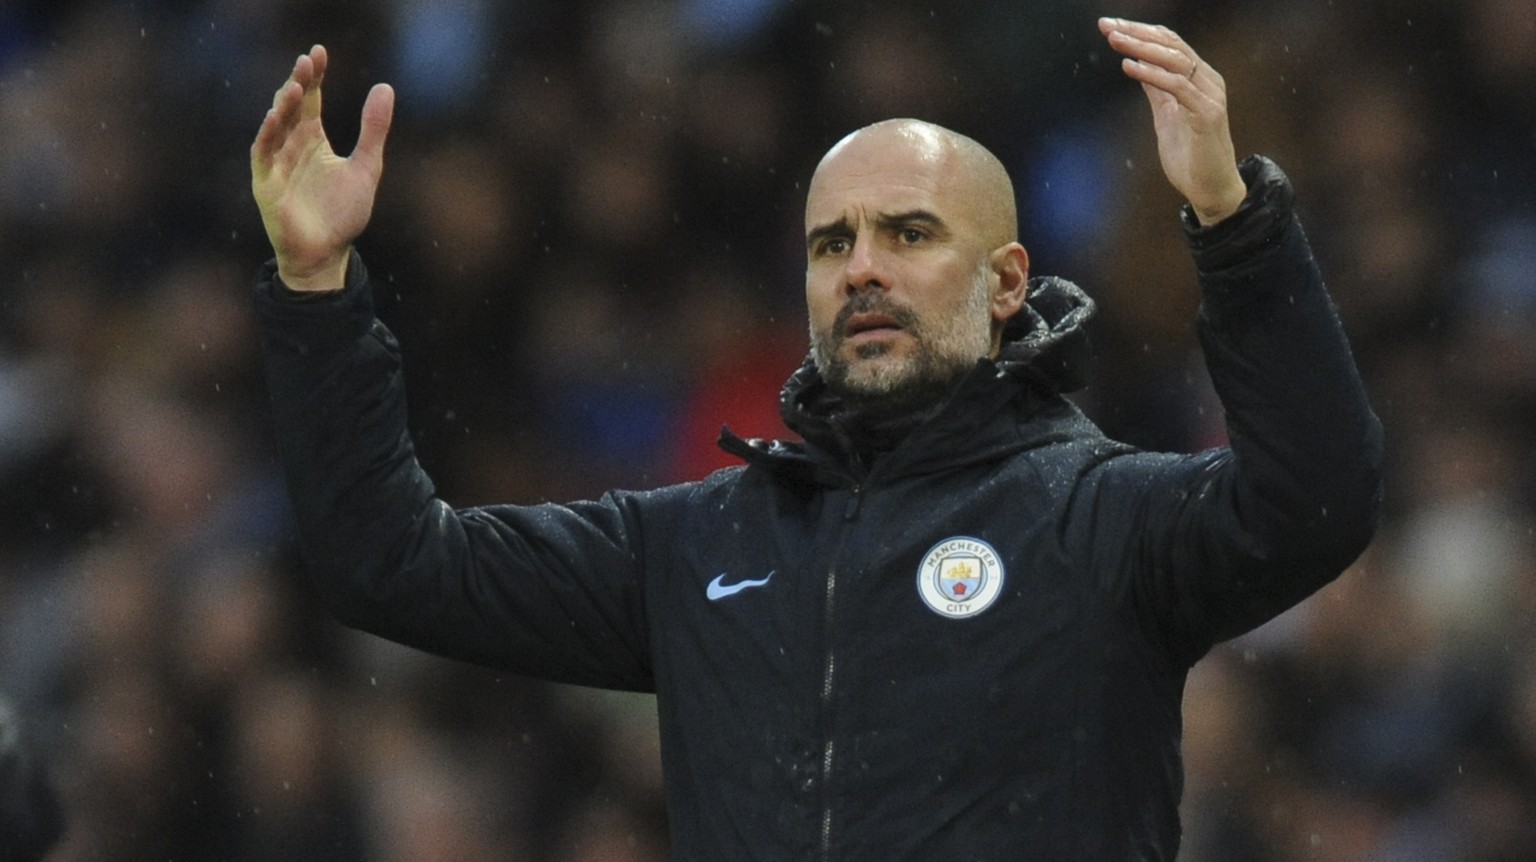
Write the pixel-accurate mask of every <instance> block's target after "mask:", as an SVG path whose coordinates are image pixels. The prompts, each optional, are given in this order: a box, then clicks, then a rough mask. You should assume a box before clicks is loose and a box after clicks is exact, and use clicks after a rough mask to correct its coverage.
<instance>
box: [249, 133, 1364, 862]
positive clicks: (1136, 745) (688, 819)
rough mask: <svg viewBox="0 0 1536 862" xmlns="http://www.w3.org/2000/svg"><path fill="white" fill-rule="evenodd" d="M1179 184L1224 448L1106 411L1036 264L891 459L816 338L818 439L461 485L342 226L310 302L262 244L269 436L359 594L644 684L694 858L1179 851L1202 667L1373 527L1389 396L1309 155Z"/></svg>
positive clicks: (513, 660)
mask: <svg viewBox="0 0 1536 862" xmlns="http://www.w3.org/2000/svg"><path fill="white" fill-rule="evenodd" d="M1242 169H1243V173H1244V177H1245V179H1246V180H1247V181H1248V183H1249V189H1250V191H1249V195H1248V198H1247V199H1246V200H1245V202H1244V204H1243V206H1242V208H1241V209H1240V210H1239V211H1238V213H1237V214H1235V215H1234V216H1232V217H1231V218H1229V219H1227V220H1225V221H1223V222H1221V223H1220V224H1218V225H1215V226H1213V227H1211V228H1203V229H1202V228H1199V227H1198V226H1196V225H1195V224H1194V223H1193V222H1192V221H1191V220H1190V216H1189V213H1188V211H1187V210H1186V212H1185V214H1184V219H1185V229H1186V231H1187V232H1188V236H1189V241H1190V245H1191V248H1192V251H1193V254H1194V257H1195V262H1196V265H1197V269H1198V272H1199V278H1200V283H1201V288H1202V291H1203V302H1202V306H1201V311H1200V315H1199V320H1198V323H1197V325H1198V328H1199V334H1200V337H1201V341H1202V346H1203V348H1204V352H1205V357H1206V362H1207V364H1208V367H1209V369H1210V374H1211V378H1212V380H1213V382H1214V385H1215V388H1216V391H1217V393H1218V394H1219V396H1220V398H1221V401H1222V404H1223V406H1224V408H1225V410H1226V419H1227V426H1228V436H1229V439H1230V445H1229V446H1226V447H1223V448H1218V449H1213V450H1210V451H1206V452H1202V453H1199V454H1194V455H1182V454H1160V453H1149V452H1142V451H1137V450H1134V449H1132V448H1130V447H1128V446H1125V445H1123V444H1120V443H1117V442H1114V441H1112V440H1109V439H1107V438H1106V437H1105V436H1104V435H1103V434H1102V433H1101V432H1100V431H1099V430H1098V429H1097V428H1096V427H1095V426H1094V425H1093V424H1092V423H1091V422H1089V421H1088V420H1087V419H1086V418H1085V417H1084V416H1083V415H1082V414H1081V413H1080V412H1079V411H1078V410H1077V409H1076V408H1075V407H1074V406H1073V405H1072V404H1071V403H1070V402H1069V401H1067V400H1066V399H1065V398H1064V397H1063V395H1062V392H1063V391H1065V390H1067V389H1069V388H1071V386H1072V385H1073V384H1074V382H1075V380H1074V378H1075V371H1074V367H1075V366H1074V361H1075V357H1076V355H1077V354H1078V353H1079V352H1080V343H1079V342H1080V339H1081V325H1082V321H1083V319H1084V318H1085V317H1086V316H1087V315H1088V314H1089V313H1090V312H1091V303H1089V302H1088V300H1087V298H1086V297H1085V296H1083V295H1082V293H1081V292H1079V291H1078V290H1077V289H1076V288H1074V287H1072V286H1071V285H1070V284H1067V283H1066V282H1063V281H1060V280H1055V279H1037V280H1035V281H1034V282H1032V291H1031V297H1030V299H1029V303H1028V305H1029V307H1028V309H1026V310H1025V311H1023V312H1021V313H1020V315H1019V316H1018V318H1016V319H1015V320H1014V321H1011V322H1010V325H1009V326H1008V328H1007V330H1006V331H1005V335H1006V344H1005V347H1004V349H1003V351H1002V353H1001V354H1000V355H999V357H998V358H997V359H996V360H982V361H981V362H979V363H978V365H977V366H976V368H975V369H974V370H973V371H972V372H971V373H970V375H969V376H968V377H967V378H966V380H965V381H964V382H963V383H962V384H961V386H960V388H959V389H958V390H957V391H956V392H955V393H954V395H953V396H952V397H951V398H950V399H949V401H948V403H947V404H946V405H945V407H944V408H943V410H941V411H940V412H939V413H938V414H937V415H935V416H933V417H931V418H929V419H928V420H926V421H924V422H923V423H922V424H921V425H919V426H918V427H917V428H915V429H914V430H912V431H911V432H910V434H908V435H907V436H906V437H905V439H904V440H903V441H902V442H901V443H900V445H898V446H896V447H895V448H894V450H892V451H890V452H888V453H886V454H884V455H883V456H881V457H880V458H878V459H877V460H875V461H873V466H868V464H869V462H868V461H867V460H866V459H863V458H860V457H858V453H850V452H848V451H846V448H845V446H844V445H843V444H841V443H839V440H841V439H843V438H842V437H841V436H840V435H838V434H837V433H835V432H836V427H835V422H833V421H832V419H831V415H832V414H830V413H829V412H828V401H829V399H828V396H827V395H826V393H825V391H824V387H823V386H822V384H821V382H820V380H819V378H818V377H817V376H816V373H815V369H814V367H812V366H810V365H809V364H808V365H807V366H806V367H805V368H802V369H801V371H800V372H798V373H797V374H796V375H794V377H792V378H791V380H790V383H789V384H788V385H787V386H786V389H785V398H784V402H783V407H784V411H785V415H786V418H787V420H788V421H789V422H790V423H791V427H793V428H795V429H796V430H797V431H798V432H799V433H800V434H802V435H803V437H804V441H805V442H783V441H775V442H767V441H759V440H754V441H743V440H740V439H738V438H735V437H733V436H730V435H729V434H727V435H726V436H725V437H724V438H723V440H722V443H723V445H725V446H726V447H727V448H728V449H730V450H732V451H734V452H737V453H738V454H740V455H742V456H743V458H744V459H745V460H746V462H747V463H746V464H745V466H742V467H735V468H729V469H726V470H722V471H720V472H717V473H715V474H713V475H711V476H709V477H708V478H706V479H704V480H702V481H698V482H693V483H688V484H682V485H677V486H672V487H666V488H661V489H657V490H649V491H636V492H628V491H616V492H612V493H609V494H607V495H604V496H603V497H602V498H601V499H598V500H593V501H582V502H576V503H571V504H568V505H554V504H544V505H531V506H514V505H499V506H483V507H477V508H469V509H460V510H454V509H453V508H451V507H449V506H448V505H447V504H445V503H443V502H442V501H441V500H439V499H438V498H436V497H435V496H434V491H433V486H432V483H431V481H430V480H429V479H428V477H427V476H426V475H425V474H424V473H423V472H422V470H421V469H420V468H419V466H418V465H417V463H416V461H415V458H414V456H413V452H412V446H411V442H410V439H409V437H408V435H407V432H406V403H405V393H404V388H403V384H402V380H401V366H400V359H399V355H398V349H397V346H396V343H395V341H394V339H393V338H392V337H391V336H390V334H389V333H388V332H387V330H386V329H385V328H384V327H383V325H382V324H380V323H379V322H378V321H377V320H376V319H375V318H374V313H373V309H372V304H371V300H370V294H369V287H368V283H367V276H366V273H365V272H364V270H363V267H362V265H361V261H360V260H358V259H357V258H355V257H354V259H353V261H352V265H351V268H350V275H349V279H348V286H347V288H346V289H345V290H344V291H342V292H340V293H338V294H333V295H327V296H325V297H323V298H320V299H310V300H309V301H296V300H295V299H294V298H293V297H291V296H289V295H288V291H287V290H286V288H283V287H282V286H281V284H280V283H279V282H278V281H277V280H276V277H275V272H274V268H273V267H272V266H271V264H269V265H268V267H267V268H266V269H265V270H264V272H263V274H262V275H261V277H260V278H259V279H258V284H257V288H256V300H257V306H258V311H259V317H260V320H261V326H262V333H263V344H264V349H265V356H266V363H267V373H268V378H269V385H270V389H271V394H272V406H273V413H274V417H275V422H276V427H277V434H278V441H279V447H280V453H281V457H282V460H283V462H284V464H285V467H286V470H287V475H288V481H289V485H290V488H291V494H292V498H293V502H294V506H295V510H296V515H297V519H298V526H299V531H300V538H301V544H302V549H303V553H304V556H305V558H306V560H307V564H308V567H309V568H310V570H311V572H312V575H313V577H314V579H315V583H316V585H317V588H318V590H319V592H320V594H321V595H322V596H324V597H325V598H326V600H327V602H328V603H329V605H330V607H331V609H332V610H333V612H334V613H335V614H336V615H337V616H338V617H339V618H340V619H341V620H342V621H343V622H344V623H346V624H348V625H351V626H355V627H357V628H360V629H364V630H367V631H370V632H374V633H376V634H378V635H382V636H384V637H386V638H391V639H394V640H396V641H400V642H402V643H405V644H409V645H412V646H415V647H419V648H421V649H424V650H429V651H432V652H434V653H439V654H442V655H446V656H453V657H457V658H460V659H465V660H468V661H472V662H477V663H482V664H486V665H490V666H494V667H498V668H503V669H508V670H511V671H514V672H518V673H523V674H529V675H533V676H537V677H541V678H545V679H551V680H557V681H562V682H568V683H576V684H581V685H589V686H603V687H612V688H621V689H635V690H645V691H654V692H656V694H657V698H658V700H657V702H658V708H659V710H660V719H661V735H662V739H661V742H662V756H663V764H664V770H665V781H666V794H667V804H668V813H669V819H670V824H671V826H670V828H671V831H672V842H673V852H674V855H675V858H677V859H679V860H698V862H720V860H808V859H815V860H839V862H843V861H844V860H871V862H875V860H878V862H891V860H946V862H954V860H1042V862H1043V860H1050V862H1063V860H1084V862H1088V860H1092V862H1103V860H1172V859H1174V857H1175V855H1176V852H1177V847H1178V843H1179V825H1178V813H1177V812H1178V803H1179V797H1180V793H1181V786H1182V770H1181V765H1180V756H1179V745H1180V702H1181V698H1182V693H1183V685H1184V679H1185V675H1186V672H1187V671H1188V669H1189V668H1190V666H1191V665H1192V664H1193V663H1194V662H1195V661H1196V660H1197V659H1198V658H1200V657H1201V656H1202V655H1203V654H1204V653H1205V652H1206V651H1207V650H1208V649H1209V648H1210V646H1211V645H1212V644H1213V643H1215V642H1217V641H1220V640H1222V639H1225V638H1229V637H1232V636H1235V635H1237V634H1240V633H1242V632H1244V631H1247V630H1249V629H1251V628H1253V627H1254V626H1257V625H1259V624H1261V623H1263V622H1264V621H1266V620H1268V619H1270V618H1271V617H1273V616H1274V615H1276V614H1278V613H1280V612H1281V611H1283V610H1284V609H1286V608H1288V607H1290V606H1291V605H1293V604H1294V603H1296V602H1297V601H1299V600H1301V599H1302V598H1304V597H1306V596H1307V595H1308V594H1310V593H1311V592H1313V591H1314V590H1316V589H1317V588H1318V587H1320V586H1322V585H1323V584H1325V583H1327V582H1328V581H1329V580H1330V579H1332V578H1334V577H1335V576H1336V575H1338V574H1339V573H1340V572H1341V571H1342V570H1343V569H1344V568H1345V567H1346V566H1347V565H1348V564H1349V563H1350V562H1351V561H1352V560H1354V559H1355V557H1356V556H1357V555H1358V554H1359V553H1360V552H1361V550H1362V549H1363V548H1364V547H1365V545H1366V543H1367V542H1368V541H1369V539H1370V536H1371V534H1372V532H1373V530H1374V527H1375V523H1376V517H1377V515H1376V511H1377V507H1378V502H1379V496H1380V487H1379V483H1380V466H1381V461H1382V452H1381V449H1382V442H1381V429H1380V426H1379V424H1378V423H1377V420H1376V419H1375V417H1374V415H1373V414H1372V412H1371V410H1370V407H1369V405H1368V404H1367V401H1366V397H1365V394H1364V390H1363V387H1362V385H1361V382H1360V379H1359V375H1358V373H1357V371H1356V369H1355V366H1354V363H1353V361H1352V359H1351V357H1350V353H1349V349H1348V346H1347V344H1346V342H1345V338H1344V335H1343V333H1342V330H1341V328H1340V326H1339V322H1338V319H1337V316H1336V314H1335V312H1334V310H1333V307H1332V305H1331V302H1330V300H1329V298H1328V296H1327V294H1326V293H1325V292H1324V289H1323V285H1322V281H1321V277H1320V275H1319V273H1318V270H1317V267H1316V265H1315V263H1314V261H1313V259H1312V256H1311V253H1310V251H1309V249H1308V246H1307V243H1306V240H1305V238H1304V236H1303V234H1302V231H1301V228H1300V226H1299V224H1298V223H1297V222H1296V220H1295V218H1294V215H1293V210H1292V201H1291V197H1292V193H1291V189H1290V186H1289V183H1288V182H1287V180H1286V179H1285V177H1284V175H1283V174H1282V173H1281V172H1280V171H1279V169H1278V168H1277V167H1275V166H1274V165H1273V164H1272V163H1270V162H1268V161H1267V160H1264V159H1260V158H1252V159H1249V160H1247V161H1245V162H1244V164H1243V165H1242Z"/></svg>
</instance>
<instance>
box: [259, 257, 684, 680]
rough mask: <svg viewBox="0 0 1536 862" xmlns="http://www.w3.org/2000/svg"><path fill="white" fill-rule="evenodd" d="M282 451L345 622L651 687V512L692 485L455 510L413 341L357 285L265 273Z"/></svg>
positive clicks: (404, 638)
mask: <svg viewBox="0 0 1536 862" xmlns="http://www.w3.org/2000/svg"><path fill="white" fill-rule="evenodd" d="M255 301H256V309H257V317H258V321H259V324H260V328H261V340H262V348H263V353H264V360H265V365H266V375H267V383H268V389H269V393H270V396H271V403H272V415H273V422H274V425H275V431H276V440H277V448H278V453H279V457H280V459H281V461H282V465H283V468H284V471H285V474H286V478H287V482H288V487H289V492H290V495H291V497H292V501H293V506H294V512H295V517H296V521H297V530H298V534H299V543H300V548H301V552H302V555H303V558H304V561H305V564H306V566H307V568H308V569H309V571H310V574H311V577H312V579H313V582H314V584H315V589H316V593H317V594H318V595H319V596H320V597H321V598H322V600H323V601H324V602H325V603H326V604H327V606H328V607H329V609H330V610H331V611H332V613H334V614H335V615H336V616H337V617H338V618H339V619H340V620H341V621H342V622H343V623H345V624H347V625H349V626H352V627H355V628H359V629H362V630H364V631H368V632H371V633H373V634H377V635H380V636H382V637H386V638H389V639H391V640H395V641H398V642H400V643H404V644H407V645H409V646H413V647H417V648H420V649H425V650H428V651H431V652H435V653H438V654H441V655H446V656H451V657H455V658H460V659H465V660H468V661H473V662H476V663H480V664H486V665H490V666H493V667H500V668H504V669H508V670H512V671H516V672H520V673H525V674H528V675H532V676H539V677H543V678H546V679H553V680H557V681H562V682H574V683H580V684H585V685H597V686H603V687H609V688H629V689H639V690H647V689H649V688H651V686H652V685H653V682H652V678H651V672H650V667H649V664H650V663H649V659H648V649H647V646H646V644H647V639H646V631H647V626H646V621H645V618H646V614H645V595H644V588H643V583H644V580H643V577H642V568H643V561H642V557H643V550H642V549H643V547H644V536H643V535H642V532H643V529H644V528H643V524H644V520H645V519H644V518H642V516H641V510H642V509H644V508H646V507H647V506H648V499H649V502H650V503H660V502H661V501H662V500H664V499H666V498H668V497H669V496H670V497H676V496H677V495H678V493H679V491H678V490H677V489H673V490H663V491H658V492H650V493H648V494H633V495H622V494H610V495H608V496H606V497H604V498H603V499H602V500H599V501H595V502H586V503H578V504H573V505H570V506H556V505H541V506H529V507H517V506H498V507H485V508H476V509H465V510H461V511H455V510H454V509H453V508H451V507H450V506H448V505H447V504H446V503H444V502H443V501H442V500H440V499H438V498H437V497H436V495H435V492H434V488H433V485H432V482H431V480H430V479H429V478H428V477H427V475H426V474H425V473H424V472H423V471H422V469H421V467H420V466H419V465H418V464H417V461H416V458H415V454H414V450H413V448H412V445H411V440H410V437H409V435H408V433H407V425H406V401H405V391H404V384H403V381H402V372H401V364H400V357H399V348H398V345H397V344H396V342H395V339H394V337H393V336H392V335H391V334H390V333H389V331H388V330H387V329H386V328H385V327H384V325H383V324H382V323H380V322H379V321H378V320H376V319H375V318H374V313H373V304H372V299H371V294H370V291H369V286H368V278H367V274H366V272H365V270H364V268H363V266H362V262H361V260H360V258H358V257H357V256H356V254H354V255H353V257H352V260H351V264H350V267H349V274H348V279H347V286H346V288H345V289H344V290H342V291H340V292H338V293H335V294H324V295H320V296H299V295H296V294H292V293H291V292H289V291H288V289H287V288H286V287H284V286H283V285H282V284H281V283H280V282H279V281H278V279H277V276H276V268H275V266H274V265H273V264H272V263H270V262H269V263H268V264H267V265H266V266H265V267H264V268H263V270H262V271H261V273H260V275H259V277H258V279H257V283H256V289H255Z"/></svg>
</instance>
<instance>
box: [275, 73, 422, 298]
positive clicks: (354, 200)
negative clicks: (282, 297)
mask: <svg viewBox="0 0 1536 862" xmlns="http://www.w3.org/2000/svg"><path fill="white" fill-rule="evenodd" d="M326 63H327V56H326V52H325V47H324V46H321V45H316V46H314V47H313V48H310V49H309V53H307V54H301V55H299V59H298V60H297V61H296V62H295V63H294V65H293V73H292V74H290V75H289V76H288V80H287V81H286V82H284V84H283V86H281V87H279V88H278V90H277V94H276V95H275V96H273V97H272V109H271V110H269V111H267V116H266V118H265V119H263V120H262V122H261V129H260V130H259V131H258V132H257V133H256V140H255V142H254V143H252V144H251V190H252V192H253V193H254V194H255V197H256V205H257V207H259V208H260V209H261V221H262V224H263V225H265V226H266V229H267V238H268V239H269V240H271V242H272V249H273V251H274V252H275V253H276V254H277V272H278V276H279V277H280V278H281V279H282V280H283V283H284V284H286V285H287V286H288V287H289V288H291V289H293V290H339V289H340V288H341V287H342V286H343V285H344V284H345V279H346V270H347V258H348V255H349V254H350V251H351V247H352V241H353V240H355V239H356V238H357V236H358V234H361V233H362V232H363V228H364V227H366V226H367V224H368V217H369V216H370V215H371V214H372V212H373V200H374V195H375V193H376V192H377V191H378V187H379V176H380V174H381V173H383V170H384V139H385V138H386V137H387V136H388V135H389V123H390V119H391V117H392V116H393V115H394V107H395V91H394V90H393V89H392V88H391V87H390V86H389V85H388V84H375V85H374V87H373V89H372V90H370V91H369V92H368V98H367V100H366V101H365V102H364V103H363V122H362V131H361V132H360V133H359V134H358V138H357V147H356V148H354V149H353V151H352V154H351V155H350V156H348V157H346V158H342V157H340V156H338V155H336V152H335V151H334V150H333V149H331V143H330V141H329V140H328V139H327V138H326V136H325V128H324V127H323V126H322V125H321V122H320V84H321V82H322V81H323V80H324V79H325V69H326Z"/></svg>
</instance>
